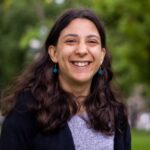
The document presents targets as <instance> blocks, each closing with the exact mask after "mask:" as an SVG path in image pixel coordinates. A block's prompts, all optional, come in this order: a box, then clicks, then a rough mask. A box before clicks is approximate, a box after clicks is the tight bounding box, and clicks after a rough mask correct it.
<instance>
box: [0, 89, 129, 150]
mask: <svg viewBox="0 0 150 150" xmlns="http://www.w3.org/2000/svg"><path fill="white" fill-rule="evenodd" d="M31 102H34V100H33V97H32V95H31V94H30V92H26V93H24V94H21V95H20V96H19V99H18V102H17V105H16V107H15V109H13V111H12V112H11V113H10V114H9V115H8V116H7V117H6V118H5V120H4V123H3V125H2V129H1V136H0V150H75V146H74V142H73V138H72V135H71V131H70V129H69V127H68V124H67V123H66V125H65V126H64V127H63V128H61V129H58V130H57V131H54V132H52V133H49V134H42V133H41V132H39V130H38V127H37V123H36V118H35V114H34V112H31V111H28V107H27V106H28V105H27V104H30V103H31ZM117 126H118V127H121V130H122V131H119V130H117V128H116V131H115V138H114V150H130V149H131V148H130V147H131V139H130V128H129V125H128V123H127V121H126V122H125V121H124V120H123V119H121V117H120V119H119V120H118V121H117Z"/></svg>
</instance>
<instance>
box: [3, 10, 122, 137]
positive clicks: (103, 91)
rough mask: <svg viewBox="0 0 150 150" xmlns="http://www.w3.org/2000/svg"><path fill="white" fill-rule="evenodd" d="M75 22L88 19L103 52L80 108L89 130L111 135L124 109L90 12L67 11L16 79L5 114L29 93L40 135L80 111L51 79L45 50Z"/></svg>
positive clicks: (97, 23) (103, 37)
mask: <svg viewBox="0 0 150 150" xmlns="http://www.w3.org/2000/svg"><path fill="white" fill-rule="evenodd" d="M76 18H84V19H88V20H90V21H92V22H93V23H94V24H95V26H96V28H97V29H98V32H99V34H100V37H101V43H102V47H103V48H105V49H106V55H105V58H104V61H103V63H102V66H101V68H102V71H103V74H102V75H101V76H100V75H98V74H95V75H94V77H93V80H92V85H91V89H90V93H89V95H88V96H87V97H85V100H84V103H83V105H84V107H85V109H86V112H87V114H88V117H89V121H88V122H87V123H88V125H89V127H90V128H93V129H94V130H96V131H100V132H102V133H104V134H107V135H111V134H112V133H113V132H114V130H115V123H116V118H117V116H118V115H119V109H120V108H123V110H125V106H124V105H123V104H122V103H121V102H119V101H117V99H116V96H115V94H114V92H113V89H112V83H111V82H112V78H113V73H112V70H111V57H110V54H109V52H108V50H107V47H106V35H105V31H104V27H103V25H102V22H101V21H100V19H99V18H98V17H97V16H96V15H95V14H94V13H93V12H92V11H91V10H89V9H70V10H67V11H66V12H65V13H64V14H63V15H62V16H60V17H59V18H58V19H57V21H56V22H55V24H54V25H53V27H52V29H51V31H50V33H49V35H48V37H47V39H46V42H45V47H44V49H43V50H42V51H41V54H40V58H38V59H37V60H36V62H35V63H33V64H32V65H31V66H30V67H29V68H28V69H27V70H26V71H25V72H24V73H23V74H22V75H21V76H20V77H19V78H18V80H17V84H16V87H15V88H14V87H13V89H14V90H13V92H12V93H11V94H10V96H9V97H7V98H6V99H7V102H8V105H7V109H6V110H5V111H4V113H5V114H8V112H10V110H12V109H13V107H14V105H15V104H16V99H17V98H16V97H17V95H18V94H20V93H21V92H22V91H25V90H29V91H31V93H32V95H33V97H34V100H35V101H36V103H35V104H34V105H33V106H32V107H31V108H32V109H33V110H34V111H35V112H36V115H37V121H38V124H39V126H40V128H41V129H42V130H43V131H54V130H55V129H58V128H60V127H62V126H64V124H65V123H66V122H67V121H68V120H69V119H70V118H71V117H72V116H73V115H75V114H76V113H77V112H78V111H79V109H80V105H79V104H78V102H77V98H76V97H75V96H74V95H72V94H71V93H68V92H66V91H64V90H63V89H62V88H61V87H60V84H59V80H58V75H54V74H53V71H52V70H53V66H54V63H53V62H52V60H51V59H50V57H49V55H48V47H49V46H50V45H57V41H58V38H59V36H60V33H61V31H62V30H63V29H64V28H65V27H67V25H68V24H69V23H70V22H71V21H72V20H74V19H76ZM122 112H123V113H124V114H125V112H124V111H122Z"/></svg>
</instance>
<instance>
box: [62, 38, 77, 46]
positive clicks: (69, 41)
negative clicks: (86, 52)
mask: <svg viewBox="0 0 150 150" xmlns="http://www.w3.org/2000/svg"><path fill="white" fill-rule="evenodd" d="M65 43H67V44H69V45H73V44H75V43H77V40H76V39H67V40H66V41H65Z"/></svg>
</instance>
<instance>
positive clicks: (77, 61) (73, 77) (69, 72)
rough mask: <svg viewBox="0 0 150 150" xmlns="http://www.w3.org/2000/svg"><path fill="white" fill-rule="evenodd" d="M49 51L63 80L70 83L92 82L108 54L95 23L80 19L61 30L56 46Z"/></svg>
mask: <svg viewBox="0 0 150 150" xmlns="http://www.w3.org/2000/svg"><path fill="white" fill-rule="evenodd" d="M48 52H49V54H50V57H51V59H52V60H53V62H54V63H58V66H59V80H60V83H62V84H68V85H70V86H71V85H73V84H91V81H92V78H93V76H94V75H95V74H96V72H97V70H98V69H99V68H100V65H101V64H102V62H103V59H104V56H105V49H104V48H102V47H101V41H100V35H99V32H98V30H97V28H96V26H95V25H94V23H93V22H91V21H90V20H88V19H81V18H77V19H74V20H73V21H71V23H70V24H69V25H68V26H67V27H66V28H64V29H63V30H62V31H61V33H60V36H59V39H58V43H57V45H56V46H50V47H49V50H48Z"/></svg>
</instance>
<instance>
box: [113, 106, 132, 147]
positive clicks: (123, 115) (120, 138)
mask: <svg viewBox="0 0 150 150" xmlns="http://www.w3.org/2000/svg"><path fill="white" fill-rule="evenodd" d="M115 126H116V129H115V149H116V150H121V149H126V150H130V149H131V131H130V125H129V121H128V116H127V110H126V107H125V106H121V107H119V109H118V113H117V116H116V122H115Z"/></svg>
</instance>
